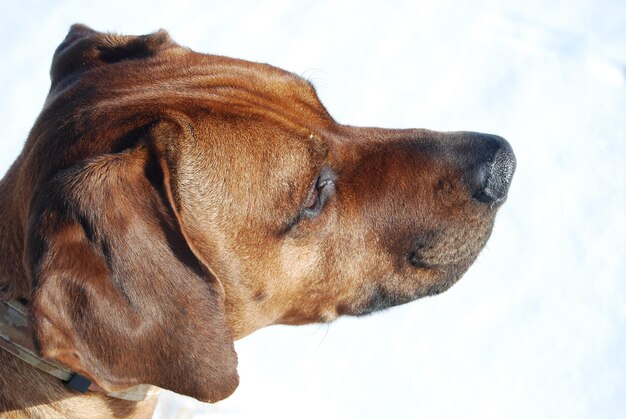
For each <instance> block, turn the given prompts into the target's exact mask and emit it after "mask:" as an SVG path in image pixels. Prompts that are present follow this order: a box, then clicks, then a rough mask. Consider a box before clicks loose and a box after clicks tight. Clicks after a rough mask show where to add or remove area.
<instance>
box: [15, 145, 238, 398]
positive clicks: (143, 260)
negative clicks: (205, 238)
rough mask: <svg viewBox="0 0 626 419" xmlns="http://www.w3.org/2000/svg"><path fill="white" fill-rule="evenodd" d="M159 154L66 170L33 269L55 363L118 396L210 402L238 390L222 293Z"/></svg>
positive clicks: (44, 348)
mask: <svg viewBox="0 0 626 419" xmlns="http://www.w3.org/2000/svg"><path fill="white" fill-rule="evenodd" d="M162 167H163V165H162V164H161V163H160V161H159V158H158V157H157V156H156V155H155V154H154V153H153V152H152V151H151V149H150V147H149V146H148V145H145V144H144V145H142V144H139V145H137V146H135V148H133V149H129V150H125V151H122V152H120V153H116V154H107V155H102V156H98V157H96V158H94V159H91V160H89V161H86V162H83V163H79V164H77V165H75V166H72V167H70V168H68V169H65V170H63V171H62V172H60V173H59V174H58V175H56V176H55V177H54V178H53V179H51V180H50V181H48V182H47V183H46V184H45V185H44V187H43V188H42V189H41V190H40V191H39V192H38V194H37V196H36V197H35V198H33V202H32V204H31V215H30V220H29V232H28V238H27V246H26V254H25V262H26V265H27V269H29V271H30V274H31V277H32V278H33V286H34V287H33V295H32V300H31V304H30V320H31V324H32V330H33V334H34V337H35V343H36V345H37V347H38V350H39V351H40V354H41V355H42V356H43V357H45V358H50V359H54V360H57V361H59V362H61V363H63V364H65V365H67V366H68V367H69V368H71V369H72V370H74V371H76V372H78V373H80V374H81V375H84V376H86V377H87V378H89V379H91V380H92V381H94V382H95V383H96V384H97V385H99V386H100V387H102V388H103V389H105V390H107V391H119V390H122V389H125V388H128V387H131V386H133V385H136V384H141V383H144V384H154V385H157V386H159V387H162V388H166V389H170V390H172V391H175V392H177V393H181V394H185V395H189V396H192V397H195V398H196V399H199V400H202V401H210V402H215V401H217V400H220V399H223V398H225V397H227V396H229V395H230V394H231V393H232V392H233V391H234V390H235V388H236V387H237V385H238V376H237V371H236V366H237V356H236V354H235V351H234V347H233V340H232V336H231V331H230V329H229V326H228V324H227V321H226V314H225V309H224V291H223V288H222V286H221V283H220V282H219V280H218V279H217V278H215V277H214V276H213V275H212V274H211V272H210V270H209V269H208V268H207V267H206V266H204V264H203V263H202V262H200V261H199V260H198V258H197V257H196V255H195V254H194V253H193V251H192V250H191V249H192V248H191V247H190V244H189V243H188V242H187V239H186V235H185V233H184V226H183V225H181V223H180V221H179V218H178V216H177V212H176V209H175V208H174V207H173V205H172V204H171V201H170V199H169V198H168V196H171V193H170V192H169V186H168V185H167V182H168V181H167V179H166V177H164V173H163V170H162Z"/></svg>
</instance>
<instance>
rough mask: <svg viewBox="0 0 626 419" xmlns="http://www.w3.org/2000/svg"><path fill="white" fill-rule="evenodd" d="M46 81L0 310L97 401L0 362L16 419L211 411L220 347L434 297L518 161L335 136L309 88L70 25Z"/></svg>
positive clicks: (471, 149)
mask: <svg viewBox="0 0 626 419" xmlns="http://www.w3.org/2000/svg"><path fill="white" fill-rule="evenodd" d="M51 78H52V87H51V90H50V94H49V96H48V99H47V101H46V103H45V106H44V109H43V111H42V112H41V115H40V116H39V118H38V120H37V122H36V123H35V126H34V127H33V129H32V131H31V133H30V136H29V138H28V140H27V142H26V145H25V146H24V150H23V151H22V153H21V155H20V156H19V158H18V159H17V161H16V162H15V163H14V164H13V166H12V167H11V169H10V170H9V172H8V173H7V175H6V177H5V178H4V179H3V180H2V182H1V183H0V196H1V197H2V200H1V201H0V234H1V235H0V297H2V300H4V301H9V300H13V301H15V302H21V303H23V304H24V305H25V306H26V307H27V309H28V323H29V329H28V330H29V333H31V334H32V335H31V336H32V340H33V341H34V347H35V348H36V351H37V353H38V355H39V356H40V357H41V358H42V359H44V360H50V361H56V362H58V363H60V364H62V365H63V366H65V367H67V368H69V369H71V371H72V372H73V373H76V374H79V376H82V377H85V378H86V379H88V380H89V381H90V382H91V387H90V389H92V390H95V391H89V392H87V393H85V394H84V395H80V394H79V393H77V392H75V391H74V390H71V389H66V388H65V387H64V386H63V383H62V382H61V380H59V379H58V378H56V377H53V376H52V375H49V374H46V373H44V372H41V371H40V370H39V369H37V368H34V367H32V366H31V365H28V364H27V363H25V362H23V361H22V360H21V359H18V358H17V357H15V356H14V355H13V354H10V353H9V352H6V351H2V350H0V384H1V386H2V387H1V388H2V393H1V394H0V411H2V412H5V413H6V412H12V413H13V414H15V415H16V416H19V415H20V412H21V414H25V415H35V416H36V415H43V414H46V413H47V414H54V413H56V414H64V415H69V416H74V415H78V416H89V415H92V416H95V417H99V416H108V415H137V416H142V415H149V414H150V413H151V411H152V408H153V406H154V402H155V400H156V398H148V399H146V400H145V401H143V402H130V401H124V400H117V399H114V398H110V397H108V396H106V395H104V394H103V393H107V392H114V391H123V390H125V389H127V388H128V387H131V386H135V385H137V384H142V383H145V384H153V385H156V386H159V387H162V388H167V389H171V390H173V391H175V392H178V393H181V394H186V395H189V396H192V397H195V398H197V399H199V400H203V401H211V402H213V401H217V400H220V399H223V398H225V397H227V396H229V395H230V394H231V393H232V392H233V391H234V390H235V388H236V387H237V384H238V376H237V371H236V366H237V359H236V354H235V351H234V349H233V340H234V339H239V338H241V337H243V336H245V335H247V334H249V333H251V332H253V331H254V330H257V329H259V328H261V327H264V326H267V325H270V324H277V323H282V324H305V323H311V322H329V321H332V320H333V319H335V318H336V317H337V316H339V315H343V314H347V315H362V314H367V313H371V312H373V311H375V310H380V309H383V308H386V307H390V306H393V305H397V304H403V303H406V302H408V301H411V300H414V299H416V298H420V297H423V296H428V295H433V294H437V293H440V292H442V291H444V290H446V289H448V288H449V287H450V286H451V285H452V284H454V283H455V282H456V281H457V280H458V279H459V278H460V276H461V275H462V274H463V273H464V272H465V271H466V270H467V268H468V267H469V266H470V264H471V263H472V261H473V260H474V259H475V258H476V255H477V254H478V252H479V251H480V250H481V248H482V247H483V246H484V244H485V242H486V240H487V238H488V237H489V234H490V232H491V228H492V225H493V220H494V217H495V214H496V211H497V209H498V207H499V205H500V203H501V202H503V200H504V199H505V197H506V194H507V191H508V187H509V183H510V181H511V178H512V175H513V171H514V168H515V158H514V155H513V152H512V150H511V148H510V146H509V145H508V143H507V142H506V141H504V140H503V139H501V138H499V137H495V136H490V135H483V134H476V133H469V132H458V133H440V132H433V131H426V130H417V129H416V130H387V129H378V128H357V127H351V126H345V125H339V124H337V123H336V122H335V121H334V120H333V119H332V118H331V116H330V115H329V113H328V112H327V111H326V109H325V108H324V107H323V105H322V104H321V103H320V102H319V100H318V98H317V96H316V94H315V90H314V89H313V87H312V86H311V85H310V84H309V83H308V82H307V81H305V80H303V79H301V78H299V77H297V76H295V75H293V74H290V73H287V72H285V71H283V70H280V69H277V68H275V67H271V66H269V65H265V64H256V63H250V62H246V61H241V60H235V59H231V58H225V57H219V56H213V55H204V54H199V53H196V52H193V51H191V50H189V49H187V48H183V47H181V46H179V45H177V44H176V43H174V42H173V41H172V40H171V39H170V38H169V37H168V35H167V33H165V32H163V31H161V32H157V33H155V34H152V35H147V36H118V35H111V34H102V33H98V32H95V31H93V30H91V29H89V28H87V27H85V26H82V25H75V26H73V27H72V28H71V30H70V32H69V34H68V35H67V38H66V39H65V40H64V41H63V43H62V44H61V45H60V46H59V47H58V49H57V51H56V53H55V56H54V60H53V63H52V69H51ZM88 384H89V383H88ZM47 409H49V411H48V410H47ZM9 414H11V413H9Z"/></svg>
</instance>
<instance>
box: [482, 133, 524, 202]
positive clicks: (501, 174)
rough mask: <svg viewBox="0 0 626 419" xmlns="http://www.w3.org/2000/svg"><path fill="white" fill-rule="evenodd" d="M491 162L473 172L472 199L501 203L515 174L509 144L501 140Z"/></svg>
mask: <svg viewBox="0 0 626 419" xmlns="http://www.w3.org/2000/svg"><path fill="white" fill-rule="evenodd" d="M499 140H500V146H499V147H498V149H497V150H496V152H495V154H494V155H493V158H492V159H491V161H488V162H486V163H484V164H482V165H480V166H479V167H478V168H476V169H475V171H474V175H473V176H474V179H473V183H474V185H475V186H476V189H475V192H474V195H473V196H474V198H475V199H477V200H478V201H480V202H484V203H494V202H499V201H502V200H503V199H504V198H505V197H506V195H507V193H508V191H509V186H510V185H511V180H512V179H513V173H515V166H516V160H515V154H514V153H513V149H512V148H511V146H510V144H509V143H508V142H507V141H506V140H504V139H502V138H499Z"/></svg>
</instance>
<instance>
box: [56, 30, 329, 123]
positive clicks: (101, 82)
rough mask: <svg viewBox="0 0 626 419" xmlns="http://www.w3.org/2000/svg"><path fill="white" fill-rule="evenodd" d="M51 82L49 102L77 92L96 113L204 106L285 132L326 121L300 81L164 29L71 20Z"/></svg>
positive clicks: (310, 89)
mask: <svg viewBox="0 0 626 419" xmlns="http://www.w3.org/2000/svg"><path fill="white" fill-rule="evenodd" d="M51 79H52V89H51V97H52V99H54V98H55V97H56V96H61V95H63V96H68V95H69V96H71V94H72V93H73V92H76V91H79V92H80V94H79V96H80V99H81V100H82V101H81V105H84V104H85V102H86V101H89V102H92V103H90V104H89V105H91V106H94V107H96V108H98V110H100V111H101V110H102V108H107V107H115V106H116V105H117V106H118V107H121V108H130V107H132V108H133V109H134V110H135V112H143V113H155V114H158V113H159V112H164V111H167V110H178V111H182V112H193V111H194V110H195V111H199V110H205V111H211V112H213V113H222V114H230V115H239V116H245V115H250V116H264V117H265V118H266V119H269V120H275V121H276V122H278V123H282V124H284V125H287V126H288V127H289V128H291V129H295V128H297V127H300V128H307V129H311V128H313V127H314V126H316V125H327V124H330V123H332V119H331V118H330V116H329V114H328V112H327V111H326V109H325V108H324V107H323V105H322V104H321V102H320V101H319V99H318V97H317V95H316V92H315V89H314V88H313V86H312V85H311V84H310V83H309V82H308V81H307V80H305V79H303V78H301V77H299V76H297V75H295V74H293V73H290V72H288V71H284V70H282V69H279V68H277V67H273V66H271V65H268V64H262V63H254V62H249V61H245V60H239V59H234V58H228V57H222V56H216V55H210V54H202V53H198V52H195V51H192V50H190V49H188V48H184V47H181V46H180V45H178V44H176V43H175V42H174V41H172V40H171V38H170V37H169V35H168V34H167V33H166V32H165V31H159V32H156V33H153V34H150V35H144V36H121V35H115V34H106V33H99V32H96V31H93V30H91V29H89V28H87V27H84V26H81V25H75V26H74V27H72V29H71V30H70V33H69V34H68V35H67V37H66V39H65V40H64V41H63V42H62V43H61V45H59V47H58V48H57V51H56V52H55V56H54V59H53V63H52V68H51ZM125 110H126V111H128V110H129V109H125ZM125 114H128V112H126V113H125Z"/></svg>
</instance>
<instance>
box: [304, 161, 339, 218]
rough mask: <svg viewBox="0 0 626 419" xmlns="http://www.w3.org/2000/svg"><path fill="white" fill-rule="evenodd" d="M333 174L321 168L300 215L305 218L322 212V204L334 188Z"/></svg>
mask: <svg viewBox="0 0 626 419" xmlns="http://www.w3.org/2000/svg"><path fill="white" fill-rule="evenodd" d="M334 186H335V182H334V176H333V174H332V172H331V171H330V170H322V173H321V174H320V175H319V177H318V178H317V180H316V181H315V184H314V185H313V187H312V188H311V191H310V192H309V195H308V196H307V199H306V201H305V202H304V205H303V207H302V215H303V216H304V217H306V218H313V217H316V216H318V215H319V214H320V212H322V209H323V208H324V204H326V201H327V200H328V197H329V196H330V195H331V193H332V192H333V190H334Z"/></svg>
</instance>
